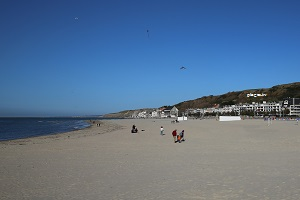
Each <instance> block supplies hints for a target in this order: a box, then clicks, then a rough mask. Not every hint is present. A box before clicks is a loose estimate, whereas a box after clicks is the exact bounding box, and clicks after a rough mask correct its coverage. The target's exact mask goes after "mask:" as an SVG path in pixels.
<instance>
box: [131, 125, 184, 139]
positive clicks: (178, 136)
mask: <svg viewBox="0 0 300 200" xmlns="http://www.w3.org/2000/svg"><path fill="white" fill-rule="evenodd" d="M142 131H143V130H142ZM137 132H138V129H137V127H136V126H135V125H133V126H132V129H131V133H137ZM160 135H165V134H164V127H163V126H161V127H160ZM172 136H173V138H174V142H175V143H177V142H178V143H181V142H183V141H185V139H184V130H182V131H181V132H180V133H179V134H177V129H175V130H174V131H173V132H172Z"/></svg>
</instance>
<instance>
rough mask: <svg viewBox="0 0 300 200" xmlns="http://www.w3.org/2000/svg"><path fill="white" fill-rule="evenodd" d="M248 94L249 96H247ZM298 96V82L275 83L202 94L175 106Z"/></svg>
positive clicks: (278, 99)
mask: <svg viewBox="0 0 300 200" xmlns="http://www.w3.org/2000/svg"><path fill="white" fill-rule="evenodd" d="M247 94H266V96H257V95H256V96H257V97H254V96H255V95H253V96H250V95H247ZM248 96H249V97H248ZM287 97H292V98H300V82H295V83H290V84H283V85H276V86H273V87H271V88H260V89H248V90H243V91H236V92H228V93H226V94H222V95H218V96H213V95H210V96H204V97H201V98H198V99H195V100H189V101H184V102H181V103H178V104H175V106H176V107H177V108H178V109H179V110H180V111H184V110H186V109H188V108H210V107H214V106H216V105H219V106H220V107H223V106H224V105H234V104H238V103H252V102H262V101H267V102H279V101H282V100H283V99H284V98H287Z"/></svg>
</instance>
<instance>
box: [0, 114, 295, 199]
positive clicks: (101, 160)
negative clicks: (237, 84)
mask: <svg viewBox="0 0 300 200" xmlns="http://www.w3.org/2000/svg"><path fill="white" fill-rule="evenodd" d="M170 121H171V120H157V119H151V120H150V119H149V120H148V119H147V120H142V119H140V120H137V119H126V120H111V121H109V120H108V121H103V122H104V123H102V124H101V126H100V127H97V126H95V125H94V126H93V127H91V128H88V129H84V130H80V131H76V132H70V133H65V134H60V135H55V136H47V137H38V138H30V139H26V140H16V141H9V142H1V143H0V151H1V153H0V159H1V164H0V199H2V200H3V199H30V200H32V199H105V200H106V199H128V200H133V199H172V200H174V199H230V200H232V199H239V200H240V199H272V200H273V199H300V158H299V157H300V125H299V126H298V125H295V122H293V121H274V122H273V124H272V125H271V126H267V122H264V121H263V120H243V121H235V122H218V121H215V120H189V121H184V122H180V123H176V124H171V122H170ZM133 124H135V125H136V126H137V128H138V129H139V133H137V134H132V133H130V130H131V127H132V125H133ZM160 126H164V129H165V134H166V135H164V136H161V135H160ZM142 129H143V130H144V131H141V130H142ZM173 129H177V130H178V132H180V131H181V130H182V129H184V130H185V134H186V135H185V137H186V141H185V142H182V143H180V144H179V143H176V144H175V143H174V142H173V138H172V135H171V132H172V131H173Z"/></svg>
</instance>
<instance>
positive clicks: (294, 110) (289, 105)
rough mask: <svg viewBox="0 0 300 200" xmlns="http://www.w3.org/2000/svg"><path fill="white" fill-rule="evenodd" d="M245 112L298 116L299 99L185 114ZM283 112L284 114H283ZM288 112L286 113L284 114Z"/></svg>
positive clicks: (248, 104)
mask: <svg viewBox="0 0 300 200" xmlns="http://www.w3.org/2000/svg"><path fill="white" fill-rule="evenodd" d="M245 111H248V112H249V111H250V112H253V114H254V115H263V114H265V113H272V114H275V115H279V116H282V115H288V116H300V98H286V99H284V100H283V101H282V102H266V101H263V102H252V103H244V104H242V103H241V104H236V105H226V106H224V107H221V108H220V107H219V108H216V107H212V108H203V109H199V108H198V109H191V108H190V109H187V110H186V113H188V114H192V115H195V114H196V115H197V114H198V113H199V116H200V115H201V114H205V113H209V114H212V113H218V114H221V115H222V114H226V113H232V112H234V113H235V114H236V115H240V114H241V113H243V112H245ZM284 111H285V114H284ZM286 111H288V113H286Z"/></svg>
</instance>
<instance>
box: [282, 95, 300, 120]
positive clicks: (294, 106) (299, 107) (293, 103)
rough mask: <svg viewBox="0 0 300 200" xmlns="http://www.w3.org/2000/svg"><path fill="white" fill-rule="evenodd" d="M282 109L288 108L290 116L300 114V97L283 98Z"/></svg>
mask: <svg viewBox="0 0 300 200" xmlns="http://www.w3.org/2000/svg"><path fill="white" fill-rule="evenodd" d="M282 109H283V110H284V109H288V110H289V115H290V116H300V98H285V99H283V101H282Z"/></svg>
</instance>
